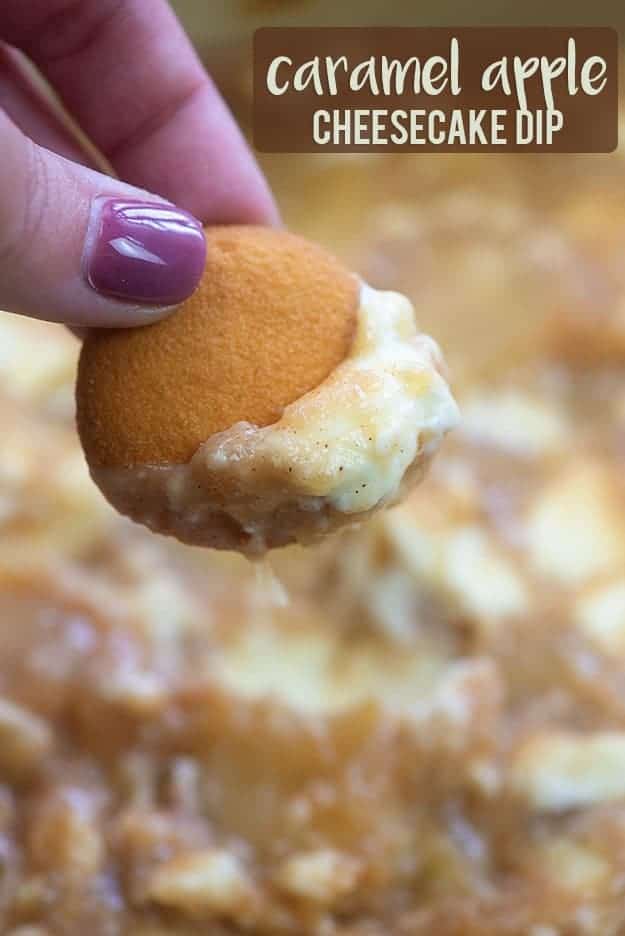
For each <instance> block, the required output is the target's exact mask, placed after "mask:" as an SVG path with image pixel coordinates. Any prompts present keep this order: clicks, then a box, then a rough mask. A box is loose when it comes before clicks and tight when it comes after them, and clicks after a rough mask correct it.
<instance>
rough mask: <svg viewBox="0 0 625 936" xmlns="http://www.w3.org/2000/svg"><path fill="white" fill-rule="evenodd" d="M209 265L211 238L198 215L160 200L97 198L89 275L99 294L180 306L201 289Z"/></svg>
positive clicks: (87, 267) (89, 241)
mask: <svg viewBox="0 0 625 936" xmlns="http://www.w3.org/2000/svg"><path fill="white" fill-rule="evenodd" d="M205 263H206V240H205V238H204V232H203V230H202V225H201V224H200V222H199V221H197V220H196V219H195V218H194V217H193V215H190V214H188V213H187V212H186V211H181V210H180V209H179V208H175V207H173V206H170V205H165V204H158V203H156V202H153V203H152V202H140V201H127V200H124V199H120V198H106V197H100V198H97V199H96V201H95V203H94V206H93V213H92V222H91V230H90V232H89V236H88V238H87V248H86V253H85V272H86V276H87V279H88V280H89V283H90V284H91V286H93V288H94V289H96V290H97V291H98V292H101V293H105V294H106V295H109V296H115V297H116V298H118V299H127V300H130V301H132V302H138V303H146V304H152V305H159V306H167V305H176V304H177V303H179V302H182V301H183V300H184V299H186V298H187V297H188V296H190V295H191V293H192V292H193V290H194V289H195V288H196V286H197V285H198V283H199V281H200V277H201V276H202V273H203V272H204V266H205Z"/></svg>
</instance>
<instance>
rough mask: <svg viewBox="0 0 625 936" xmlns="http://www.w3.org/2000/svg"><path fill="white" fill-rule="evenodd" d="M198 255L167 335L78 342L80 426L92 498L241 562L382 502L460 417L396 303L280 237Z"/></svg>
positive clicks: (211, 236) (411, 478)
mask: <svg viewBox="0 0 625 936" xmlns="http://www.w3.org/2000/svg"><path fill="white" fill-rule="evenodd" d="M207 243H208V262H207V267H206V271H205V274H204V278H203V281H202V283H201V285H200V287H199V289H198V290H197V291H196V293H195V294H194V295H193V296H192V298H191V299H190V300H188V301H187V302H186V303H184V304H183V306H182V307H181V308H180V309H179V310H177V311H176V312H175V313H174V314H173V315H172V316H171V317H170V318H169V319H168V320H167V321H165V322H162V323H160V324H157V325H152V326H148V327H147V328H136V329H122V330H118V331H116V332H110V331H109V332H105V331H100V332H98V331H93V332H92V333H91V335H90V336H89V337H88V338H87V340H86V341H85V343H84V347H83V350H82V354H81V359H80V367H79V371H78V383H77V390H76V398H77V415H78V427H79V430H80V435H81V439H82V442H83V445H84V447H85V451H86V454H87V459H88V462H89V464H90V468H91V474H92V477H93V479H94V480H95V481H96V483H97V484H98V485H99V487H100V488H101V489H102V491H103V492H104V494H105V495H106V496H107V497H108V499H109V500H110V502H111V503H112V504H113V505H114V506H116V507H117V508H118V509H119V510H121V512H122V513H125V514H127V515H128V516H130V517H132V518H133V519H135V520H139V521H141V522H143V523H145V524H146V525H147V526H149V527H151V528H152V529H153V530H155V531H157V532H161V533H170V534H172V535H174V536H176V537H177V538H178V539H180V540H182V541H183V542H187V543H191V544H195V545H201V546H212V547H217V548H221V549H238V550H240V551H241V552H245V553H248V554H250V555H259V554H261V555H262V554H263V553H264V552H265V551H266V550H267V549H270V548H272V547H274V546H283V545H285V544H288V543H291V542H295V541H297V542H301V543H308V542H311V541H314V540H318V539H320V538H322V537H323V536H324V535H326V534H327V533H328V532H331V531H333V530H336V529H338V528H339V527H341V526H343V525H345V524H347V523H350V522H352V523H353V522H354V521H355V520H356V521H360V520H363V519H364V518H366V517H367V516H369V515H370V514H371V513H372V511H374V510H376V509H378V508H380V507H381V506H385V505H387V504H388V503H390V502H392V501H395V500H397V499H398V498H399V497H400V496H401V495H402V493H403V492H405V491H406V490H407V489H408V488H409V487H410V486H411V485H413V484H415V483H416V482H417V481H418V480H420V479H421V477H422V476H423V473H424V471H425V468H426V465H427V463H428V462H429V460H430V458H431V456H432V455H433V454H434V452H435V450H436V449H437V448H438V446H439V444H440V442H441V440H442V438H443V436H444V435H445V433H447V432H448V431H449V430H450V429H451V428H453V426H454V425H455V424H456V423H457V420H458V413H457V407H456V404H455V402H454V400H453V398H452V396H451V393H450V391H449V389H448V386H447V384H446V382H445V379H444V377H443V376H442V369H443V364H442V358H441V355H440V352H439V350H438V347H437V345H436V344H435V342H434V341H432V339H430V338H427V337H426V336H425V335H421V334H420V333H419V331H418V329H417V325H416V322H415V317H414V312H413V309H412V306H411V305H410V303H409V301H408V300H407V299H405V298H404V297H403V296H400V295H398V294H397V293H392V292H378V291H376V290H375V289H372V288H371V287H370V286H368V285H366V284H365V283H362V282H361V281H360V280H359V279H358V278H357V277H356V276H355V275H353V274H351V273H350V272H348V270H347V269H346V268H344V267H343V266H342V265H341V264H340V263H339V262H338V261H337V260H335V259H334V258H333V257H331V256H330V255H328V254H327V253H326V252H325V251H323V250H322V249H321V248H320V247H317V246H316V245H315V244H312V243H310V242H308V241H305V240H303V239H302V238H299V237H296V236H295V235H293V234H289V233H287V232H285V231H278V230H271V229H265V228H257V227H223V228H214V229H212V230H209V231H208V232H207Z"/></svg>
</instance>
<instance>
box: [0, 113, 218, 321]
mask: <svg viewBox="0 0 625 936" xmlns="http://www.w3.org/2000/svg"><path fill="white" fill-rule="evenodd" d="M0 152H1V153H2V173H1V174H0V307H3V308H6V309H7V310H8V311H10V312H17V313H19V314H23V315H30V316H33V317H35V318H43V319H46V320H48V321H57V322H64V323H65V324H68V325H79V326H89V327H90V326H107V327H123V326H128V325H135V324H146V323H147V322H150V321H155V320H156V319H157V318H161V317H162V316H163V315H165V314H167V312H168V311H169V309H168V308H166V307H165V306H166V303H165V302H163V303H161V304H155V303H151V304H143V305H139V304H137V302H136V300H135V301H133V300H132V299H127V300H120V299H117V298H114V297H111V296H110V295H104V294H102V293H101V292H99V291H96V289H94V288H93V287H92V285H90V283H89V280H88V277H87V275H86V267H85V263H84V254H85V243H86V238H87V233H88V231H90V230H91V228H92V227H93V221H94V206H95V205H97V204H98V203H100V202H103V203H104V204H106V201H105V199H106V198H114V199H117V200H122V202H124V200H125V201H126V202H128V203H135V204H136V203H139V204H140V205H142V204H145V203H146V202H147V203H150V204H152V205H155V204H156V203H158V202H159V199H158V198H157V197H156V196H154V195H152V194H150V193H148V192H144V191H142V190H139V189H136V188H134V187H131V186H128V185H125V184H123V183H121V182H118V181H116V180H115V179H111V178H109V177H108V176H105V175H102V174H101V173H98V172H95V171H94V170H91V169H89V168H87V167H84V166H80V165H78V164H77V163H75V162H73V161H70V160H67V159H64V158H63V157H61V156H58V155H56V154H54V153H51V152H50V151H49V150H47V149H44V148H42V147H39V146H37V145H36V144H35V143H34V142H33V141H32V140H30V139H29V138H28V137H26V136H25V135H24V134H23V133H22V132H21V131H20V130H19V128H17V127H16V126H15V124H13V122H12V121H11V120H10V119H9V117H8V116H7V115H6V114H5V113H4V112H2V111H0ZM103 200H104V201H103ZM162 204H163V206H164V207H165V208H166V213H167V214H168V215H170V216H171V214H172V212H174V213H175V211H176V210H177V209H175V208H174V207H173V206H169V205H167V204H166V203H165V202H164V201H163V202H162ZM193 223H194V224H195V225H196V230H198V231H199V232H200V239H201V228H200V227H199V223H198V222H193ZM121 233H122V234H123V232H121ZM196 253H197V252H196ZM186 256H187V255H185V258H186ZM153 259H154V260H158V258H157V257H154V258H153ZM186 262H187V259H185V263H186ZM196 266H197V271H195V272H194V273H193V276H194V282H193V283H190V285H189V287H188V292H187V294H190V293H191V292H192V291H193V289H194V288H195V286H196V285H197V282H198V281H199V278H200V276H201V272H202V268H203V258H202V257H199V260H198V263H197V264H196ZM174 272H175V270H174ZM122 285H123V284H122Z"/></svg>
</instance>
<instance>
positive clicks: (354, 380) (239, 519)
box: [93, 284, 458, 554]
mask: <svg viewBox="0 0 625 936" xmlns="http://www.w3.org/2000/svg"><path fill="white" fill-rule="evenodd" d="M442 372H443V363H442V358H441V354H440V351H439V349H438V346H437V345H436V343H435V342H434V341H433V340H432V339H431V338H428V337H427V336H426V335H422V334H419V331H418V329H417V325H416V322H415V318H414V310H413V307H412V305H411V304H410V302H409V301H408V299H406V298H405V297H404V296H401V295H399V294H398V293H394V292H379V291H376V290H374V289H372V288H371V287H369V286H367V285H366V284H363V285H362V287H361V295H360V308H359V314H358V327H357V332H356V336H355V339H354V343H353V345H352V348H351V351H350V354H349V355H348V357H347V358H346V359H345V360H344V361H343V362H342V363H341V364H340V365H339V366H338V367H337V368H336V369H335V370H334V371H333V372H332V373H331V374H330V375H329V377H328V378H327V379H326V380H325V381H323V383H322V384H320V385H319V386H318V387H316V388H315V389H314V390H312V391H311V392H309V393H307V394H305V395H304V396H303V397H301V398H300V399H298V400H296V401H295V402H294V403H292V404H290V405H289V406H287V407H286V408H285V410H284V412H283V414H282V417H281V418H280V420H278V422H276V423H274V424H272V425H270V426H266V427H262V428H259V427H257V426H254V425H251V424H250V423H245V422H240V423H237V424H236V425H234V426H232V427H231V428H230V429H227V430H226V431H224V432H221V433H217V434H215V435H214V436H212V437H211V438H210V439H208V440H207V441H206V442H205V443H204V444H203V445H202V446H201V447H200V448H199V449H198V451H197V452H196V454H195V455H194V456H193V458H192V459H191V461H190V462H189V463H188V464H186V465H171V466H164V467H153V466H140V467H134V468H115V469H111V468H106V469H102V468H96V469H94V470H93V475H94V478H95V480H96V481H97V483H98V484H99V485H100V486H101V487H102V489H103V490H104V492H105V493H106V495H107V496H108V497H109V499H110V500H111V501H112V503H113V504H115V506H117V507H118V509H120V510H122V512H124V513H127V514H129V515H130V516H131V517H133V519H135V520H138V521H140V522H142V523H146V524H147V525H148V526H150V527H152V529H155V530H157V531H160V532H165V533H171V534H173V535H175V536H177V537H178V538H179V539H182V540H184V541H186V542H191V543H197V544H198V545H209V546H215V547H218V548H237V549H240V550H242V551H244V552H248V553H256V554H259V553H262V552H264V551H265V550H266V549H267V548H271V547H272V546H279V545H284V544H286V543H289V542H293V541H299V542H304V543H306V542H311V541H314V540H315V539H318V538H320V537H321V536H323V535H324V534H326V533H327V532H330V531H332V530H334V529H336V528H338V527H340V526H343V525H345V524H346V523H349V522H354V521H358V520H360V519H362V518H364V517H365V516H367V514H369V513H370V512H371V511H372V510H375V509H377V508H379V507H381V506H383V505H385V504H389V503H392V502H393V501H395V500H397V499H398V498H399V497H400V496H401V493H402V491H403V488H404V487H405V486H407V485H408V484H410V483H415V482H416V481H418V480H419V479H420V478H421V477H422V475H423V472H424V470H425V468H426V467H427V464H428V462H429V460H430V458H431V457H432V455H433V454H434V452H435V451H436V450H437V449H438V447H439V445H440V443H441V441H442V438H443V436H444V435H445V433H446V432H448V431H449V430H450V429H451V428H453V427H454V426H455V425H456V423H457V421H458V408H457V406H456V403H455V402H454V399H453V397H452V395H451V392H450V390H449V387H448V385H447V382H446V380H445V378H444V376H443V373H442Z"/></svg>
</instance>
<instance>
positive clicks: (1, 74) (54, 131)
mask: <svg viewBox="0 0 625 936" xmlns="http://www.w3.org/2000/svg"><path fill="white" fill-rule="evenodd" d="M0 109H2V110H3V111H4V112H5V113H6V114H7V115H8V116H9V117H10V118H11V120H12V121H13V123H14V124H16V125H17V126H18V127H19V128H20V130H22V132H23V133H25V134H26V136H28V137H30V139H31V140H34V141H35V143H38V144H39V145H40V146H45V147H46V149H49V150H52V151H53V152H55V153H58V154H59V156H64V157H65V158H66V159H73V160H74V161H75V162H77V163H82V164H83V165H85V166H88V165H92V163H91V160H90V158H89V155H88V154H87V151H86V150H85V149H83V148H82V146H81V145H80V144H79V142H78V140H77V138H76V137H75V135H74V134H73V133H72V132H71V131H70V129H69V128H68V127H67V126H66V125H65V124H63V122H62V121H61V120H60V119H59V118H58V117H57V115H56V114H55V113H54V112H53V108H52V106H51V104H50V102H49V101H47V100H45V98H44V97H43V95H42V94H41V93H40V91H39V89H38V88H37V87H36V86H35V84H34V82H33V81H32V78H31V74H30V73H29V71H28V68H27V65H26V63H25V62H24V60H23V57H22V55H21V54H20V53H19V52H18V51H17V50H16V49H13V48H11V47H10V46H8V45H6V44H5V43H2V42H0Z"/></svg>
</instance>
